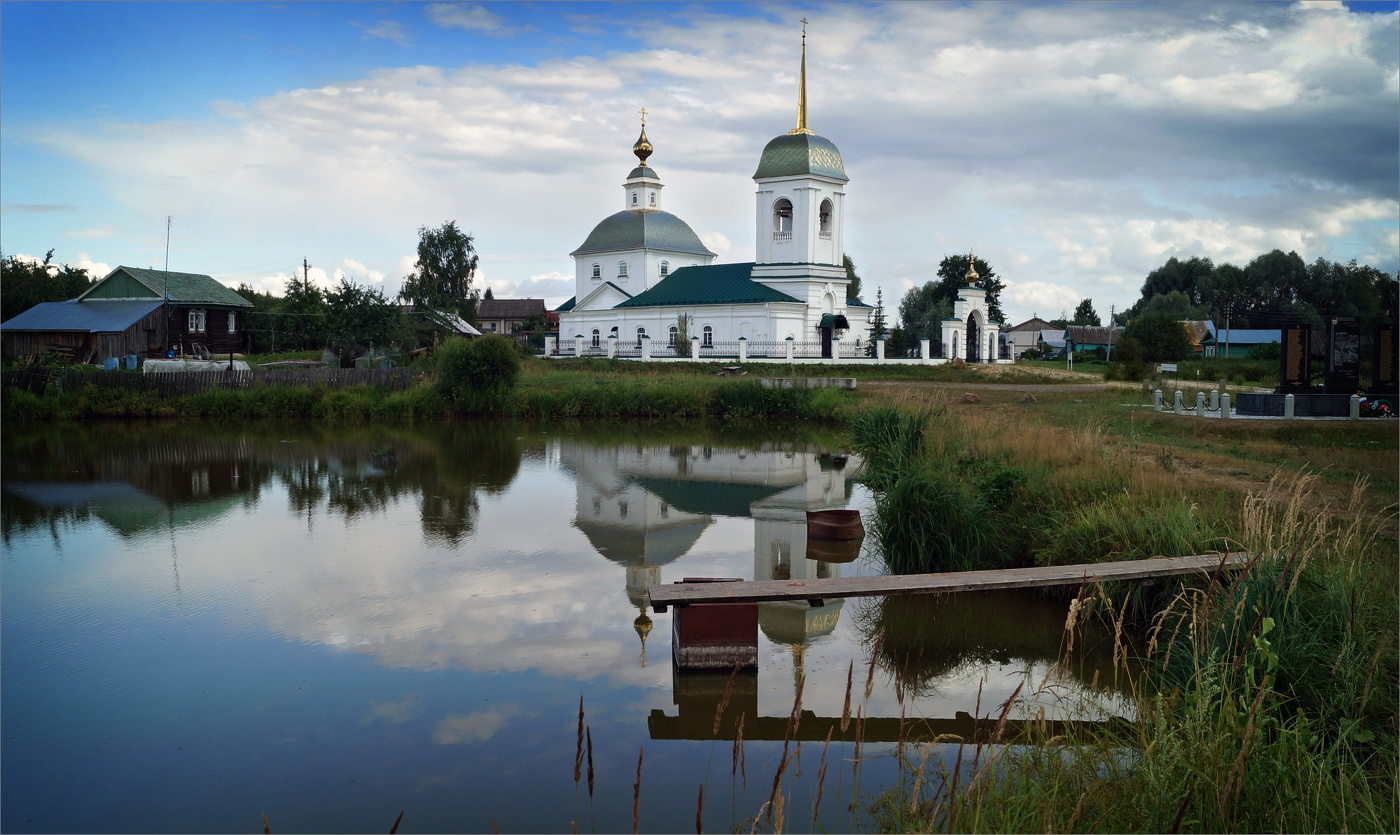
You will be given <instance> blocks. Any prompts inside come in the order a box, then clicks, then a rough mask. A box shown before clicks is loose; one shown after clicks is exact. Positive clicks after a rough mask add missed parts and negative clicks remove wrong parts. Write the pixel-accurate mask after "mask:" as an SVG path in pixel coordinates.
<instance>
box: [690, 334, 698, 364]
mask: <svg viewBox="0 0 1400 835" xmlns="http://www.w3.org/2000/svg"><path fill="white" fill-rule="evenodd" d="M690 358H691V359H693V360H699V359H700V337H698V336H692V337H691V338H690Z"/></svg>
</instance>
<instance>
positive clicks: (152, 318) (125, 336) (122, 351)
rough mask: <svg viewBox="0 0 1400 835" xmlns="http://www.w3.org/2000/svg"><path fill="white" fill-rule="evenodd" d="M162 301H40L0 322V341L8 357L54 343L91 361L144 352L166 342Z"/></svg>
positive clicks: (47, 347)
mask: <svg viewBox="0 0 1400 835" xmlns="http://www.w3.org/2000/svg"><path fill="white" fill-rule="evenodd" d="M164 307H165V301H164V300H163V299H125V300H121V301H100V300H94V301H80V300H78V299H74V300H71V301H66V302H44V303H42V304H36V305H35V306H33V307H31V308H29V309H28V310H26V311H24V312H23V313H21V314H19V315H18V316H15V317H14V318H12V319H10V320H9V321H8V322H5V323H4V324H0V341H3V350H4V354H5V356H7V357H24V356H29V355H30V354H37V353H40V352H42V351H45V350H48V349H55V348H56V349H60V350H64V351H66V352H69V353H71V354H72V355H73V356H74V358H75V359H77V360H78V361H80V362H92V363H101V362H102V361H103V360H106V359H108V358H111V357H123V356H128V355H130V354H137V355H145V354H146V353H147V352H148V351H150V350H151V349H152V347H153V346H160V345H164V344H165V339H166V321H165V318H166V317H165V315H164V312H163V308H164Z"/></svg>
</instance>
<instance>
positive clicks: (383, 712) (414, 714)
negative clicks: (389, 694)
mask: <svg viewBox="0 0 1400 835" xmlns="http://www.w3.org/2000/svg"><path fill="white" fill-rule="evenodd" d="M370 712H371V713H372V714H373V716H368V717H365V719H366V721H368V722H373V721H375V717H378V718H379V719H383V720H384V721H386V722H391V723H394V724H399V723H400V722H408V721H410V720H413V719H417V718H418V716H419V715H420V714H421V713H422V712H423V697H422V695H421V694H419V693H409V694H407V695H405V696H404V697H403V698H402V699H399V700H398V701H393V702H375V701H371V702H370Z"/></svg>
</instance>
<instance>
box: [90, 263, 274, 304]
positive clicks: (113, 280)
mask: <svg viewBox="0 0 1400 835" xmlns="http://www.w3.org/2000/svg"><path fill="white" fill-rule="evenodd" d="M78 298H80V299H129V298H156V299H160V298H164V299H168V300H170V301H171V302H174V303H176V304H203V305H210V306H216V307H252V306H253V303H252V302H250V301H248V300H247V299H245V298H243V297H242V296H240V295H238V294H237V293H235V292H233V291H232V290H230V289H229V288H227V287H225V286H224V285H222V284H220V283H219V282H218V281H216V280H215V279H214V277H213V276H210V275H200V274H198V273H177V272H166V271H165V270H150V269H141V268H140V267H117V268H116V269H115V270H112V272H111V273H109V274H108V275H107V277H106V278H104V279H102V280H101V281H99V282H97V283H96V284H94V285H93V286H92V288H91V289H90V290H88V291H87V292H86V293H84V294H83V295H81V296H79V297H78Z"/></svg>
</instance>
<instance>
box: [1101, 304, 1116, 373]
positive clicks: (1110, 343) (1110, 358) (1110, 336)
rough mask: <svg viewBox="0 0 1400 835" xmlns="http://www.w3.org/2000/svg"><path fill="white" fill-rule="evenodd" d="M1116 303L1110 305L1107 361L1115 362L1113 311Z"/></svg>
mask: <svg viewBox="0 0 1400 835" xmlns="http://www.w3.org/2000/svg"><path fill="white" fill-rule="evenodd" d="M1115 309H1116V308H1115V307H1114V305H1109V306H1108V357H1107V359H1105V360H1104V361H1105V362H1113V311H1114V310H1115Z"/></svg>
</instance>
